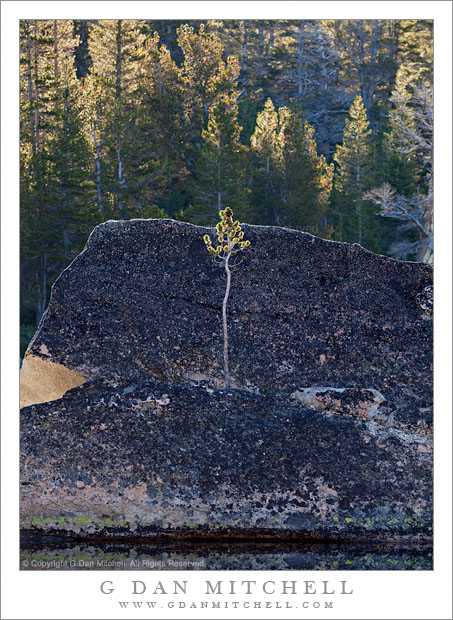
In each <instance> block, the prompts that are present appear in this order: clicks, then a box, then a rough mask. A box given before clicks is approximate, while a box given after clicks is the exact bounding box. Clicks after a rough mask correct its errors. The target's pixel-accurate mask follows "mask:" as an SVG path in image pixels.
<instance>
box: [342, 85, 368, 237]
mask: <svg viewBox="0 0 453 620" xmlns="http://www.w3.org/2000/svg"><path fill="white" fill-rule="evenodd" d="M371 155H372V143H371V129H370V123H369V121H368V119H367V115H366V110H365V107H364V105H363V100H362V97H361V95H358V96H357V97H356V98H355V99H354V101H353V103H352V105H351V108H350V110H349V118H347V119H346V125H345V129H344V133H343V143H342V144H341V145H340V144H339V145H338V146H337V150H336V152H335V155H334V160H335V162H336V164H337V169H336V174H335V189H336V191H337V192H338V194H339V203H340V208H341V212H342V218H343V226H344V231H345V236H344V237H343V240H344V241H351V242H352V241H356V242H357V243H360V244H362V243H367V241H368V238H369V237H370V232H371V230H370V227H369V226H370V224H371V219H370V213H369V209H368V210H366V206H365V201H364V200H363V194H364V193H365V191H366V190H368V189H370V187H372V182H373V174H372V170H373V167H372V159H371Z"/></svg>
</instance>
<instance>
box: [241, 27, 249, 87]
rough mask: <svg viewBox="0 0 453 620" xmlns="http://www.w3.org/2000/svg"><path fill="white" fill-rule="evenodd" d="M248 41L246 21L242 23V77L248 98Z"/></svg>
mask: <svg viewBox="0 0 453 620" xmlns="http://www.w3.org/2000/svg"><path fill="white" fill-rule="evenodd" d="M247 45H248V40H247V22H246V21H245V20H243V21H242V67H241V69H242V75H243V76H244V77H243V90H244V95H245V96H246V97H247V94H248V91H247V84H248V73H247V71H248V66H247V63H248V48H247Z"/></svg>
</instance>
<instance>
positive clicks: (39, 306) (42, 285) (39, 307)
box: [36, 252, 47, 325]
mask: <svg viewBox="0 0 453 620" xmlns="http://www.w3.org/2000/svg"><path fill="white" fill-rule="evenodd" d="M36 276H37V279H38V299H37V302H36V325H39V321H40V320H41V317H42V315H43V314H44V310H45V309H46V304H47V252H46V253H44V254H43V255H42V260H41V274H39V272H38V273H37V274H36Z"/></svg>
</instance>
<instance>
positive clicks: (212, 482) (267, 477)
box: [21, 380, 431, 540]
mask: <svg viewBox="0 0 453 620" xmlns="http://www.w3.org/2000/svg"><path fill="white" fill-rule="evenodd" d="M21 456H22V485H23V492H22V511H23V521H22V523H23V526H24V527H28V528H31V530H33V531H44V532H52V533H54V534H64V533H66V534H68V535H74V534H80V535H91V536H96V535H106V536H132V537H142V536H168V535H178V536H194V535H196V536H211V537H219V536H230V537H231V536H235V537H242V538H255V537H257V536H258V537H272V538H274V539H275V538H278V537H294V536H298V537H300V536H302V537H311V538H323V539H331V540H335V539H351V538H353V539H358V538H365V539H370V538H372V537H373V536H374V537H380V538H385V539H387V538H392V537H396V536H398V537H400V536H405V535H408V534H410V535H411V536H413V537H414V536H416V537H418V538H424V537H427V536H429V535H430V532H431V509H430V498H431V476H430V471H431V437H430V435H429V434H426V433H420V432H417V433H414V432H409V431H406V432H402V431H401V430H398V429H396V428H393V427H392V426H388V425H387V424H385V423H382V422H377V421H375V420H371V419H363V418H361V417H355V416H353V415H349V414H341V413H339V414H338V413H329V412H325V411H322V412H321V411H316V410H312V409H309V408H307V407H305V406H304V405H302V404H300V403H299V401H298V400H297V399H288V400H285V399H283V398H278V399H277V398H275V397H270V396H261V395H256V394H250V393H248V392H246V391H243V390H229V391H226V390H209V391H208V390H207V389H204V388H202V387H187V386H176V385H169V384H167V383H161V382H156V381H153V380H147V381H135V383H134V384H133V385H131V384H130V383H128V382H124V381H123V382H121V383H117V382H115V383H114V384H113V383H112V382H106V381H99V382H96V381H95V382H91V383H89V384H85V385H83V386H80V387H77V388H74V389H73V390H71V391H70V392H69V393H68V394H67V395H66V396H65V397H64V398H62V399H60V400H58V401H55V402H51V403H44V404H40V405H34V406H32V407H29V408H28V409H26V410H23V420H22V446H21Z"/></svg>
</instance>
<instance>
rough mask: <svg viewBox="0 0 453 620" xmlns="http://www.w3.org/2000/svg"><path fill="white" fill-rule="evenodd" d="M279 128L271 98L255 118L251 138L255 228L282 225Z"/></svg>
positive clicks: (252, 220) (252, 206)
mask: <svg viewBox="0 0 453 620" xmlns="http://www.w3.org/2000/svg"><path fill="white" fill-rule="evenodd" d="M278 126H279V123H278V114H277V111H276V109H275V106H274V104H273V102H272V99H271V98H270V97H269V98H268V99H267V101H266V103H265V104H264V109H263V110H262V111H261V112H259V113H258V115H257V117H256V127H255V131H254V132H253V135H252V137H251V138H250V143H251V155H252V157H251V168H252V169H251V176H252V193H251V197H250V202H251V210H250V213H249V216H248V218H247V219H248V221H250V222H251V223H254V224H275V223H278V221H279V217H278V213H279V210H280V207H281V200H280V196H279V184H280V178H281V177H280V165H279V161H280V158H279V147H278Z"/></svg>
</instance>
